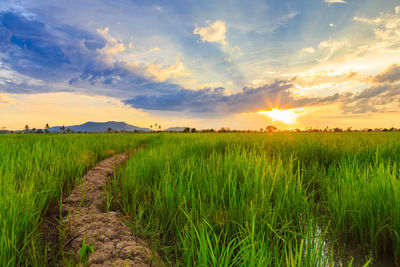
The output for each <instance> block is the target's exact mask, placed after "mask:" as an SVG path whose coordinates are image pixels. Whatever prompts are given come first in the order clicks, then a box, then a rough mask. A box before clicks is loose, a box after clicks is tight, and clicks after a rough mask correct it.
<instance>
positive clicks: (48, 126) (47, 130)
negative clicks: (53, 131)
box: [44, 123, 50, 133]
mask: <svg viewBox="0 0 400 267" xmlns="http://www.w3.org/2000/svg"><path fill="white" fill-rule="evenodd" d="M49 128H50V125H49V124H48V123H46V126H44V129H45V130H44V131H45V132H46V133H48V132H49Z"/></svg>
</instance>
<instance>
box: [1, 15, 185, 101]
mask: <svg viewBox="0 0 400 267" xmlns="http://www.w3.org/2000/svg"><path fill="white" fill-rule="evenodd" d="M105 45H106V40H105V39H104V38H103V37H102V36H100V35H98V34H92V33H90V32H87V31H84V30H81V29H78V28H76V27H73V26H70V25H64V24H63V25H55V24H54V23H51V25H50V24H46V23H44V22H42V21H40V20H39V19H37V18H35V17H29V18H27V17H25V16H23V15H22V14H20V13H18V12H16V11H5V12H0V60H1V63H2V64H3V68H5V69H8V70H12V71H14V72H16V73H18V74H22V75H23V76H24V77H25V78H24V79H25V81H24V82H20V81H19V82H17V81H12V80H10V79H5V78H2V80H1V81H2V82H1V83H0V90H3V91H7V92H10V93H42V92H57V91H66V90H69V91H73V90H77V91H83V92H88V88H90V93H92V94H93V93H95V94H96V93H98V94H102V95H109V96H119V97H129V96H132V95H135V94H137V93H138V92H145V91H148V92H152V93H158V92H161V91H163V92H168V93H169V92H172V91H176V90H179V89H181V88H182V87H181V86H178V85H176V84H172V83H168V82H154V81H152V80H151V79H150V78H148V77H147V76H146V75H145V73H144V72H143V70H140V69H132V68H131V67H130V66H128V64H127V63H126V62H113V63H105V61H104V60H103V57H102V55H101V54H100V52H99V51H98V50H99V49H101V48H103V47H104V46H105ZM29 79H35V80H39V81H41V82H42V84H45V85H44V86H40V85H36V86H32V85H30V84H29ZM57 83H60V84H62V86H61V87H62V89H60V88H57V86H55V84H57ZM48 84H51V85H52V86H48ZM68 86H70V88H69V89H65V88H68ZM107 88H108V90H107ZM113 89H117V90H113ZM121 92H124V95H123V96H122V95H118V94H121Z"/></svg>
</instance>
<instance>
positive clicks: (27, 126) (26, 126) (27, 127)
mask: <svg viewBox="0 0 400 267" xmlns="http://www.w3.org/2000/svg"><path fill="white" fill-rule="evenodd" d="M25 132H26V133H27V132H29V125H28V124H27V125H25Z"/></svg>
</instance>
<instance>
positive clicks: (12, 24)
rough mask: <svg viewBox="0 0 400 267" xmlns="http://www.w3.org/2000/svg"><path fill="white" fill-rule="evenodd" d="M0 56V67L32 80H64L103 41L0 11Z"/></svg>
mask: <svg viewBox="0 0 400 267" xmlns="http://www.w3.org/2000/svg"><path fill="white" fill-rule="evenodd" d="M0 36H2V38H0V40H1V41H0V55H1V58H2V63H3V65H4V66H3V68H6V69H9V70H13V71H15V72H17V73H19V74H21V75H26V76H30V77H32V78H36V79H46V80H48V81H51V80H53V81H54V80H64V79H65V76H67V75H68V74H71V73H76V72H79V70H80V69H81V68H82V66H84V65H85V64H86V62H88V61H92V60H93V58H94V57H95V55H96V54H97V52H96V50H97V49H99V48H102V47H104V45H105V42H104V40H103V39H102V38H101V37H99V36H96V35H93V34H91V33H88V32H85V31H83V30H80V29H77V28H74V27H71V26H67V25H58V26H57V27H54V28H51V27H48V25H45V24H44V23H42V22H41V21H38V20H36V19H34V18H26V17H24V16H22V15H21V14H18V13H13V12H10V11H6V12H0Z"/></svg>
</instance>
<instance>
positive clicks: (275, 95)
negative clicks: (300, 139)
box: [125, 80, 348, 114]
mask: <svg viewBox="0 0 400 267" xmlns="http://www.w3.org/2000/svg"><path fill="white" fill-rule="evenodd" d="M292 88H293V85H292V84H291V83H290V82H288V81H284V80H277V81H275V82H273V83H271V84H266V85H264V86H261V87H257V88H250V87H245V88H243V89H242V91H241V92H239V93H236V94H231V95H227V94H226V92H225V89H224V88H214V89H211V88H207V89H202V90H197V91H196V90H187V89H181V90H179V91H176V92H173V93H172V94H161V95H139V96H136V97H135V98H132V99H129V100H126V101H125V103H126V104H128V105H131V106H133V107H135V108H142V109H147V110H169V111H187V112H191V113H199V112H200V113H217V114H226V113H241V112H257V111H259V110H262V109H268V108H272V107H275V106H279V107H280V108H283V109H287V108H296V107H302V106H310V105H321V104H328V103H332V102H335V101H338V100H340V99H342V98H344V97H348V96H343V95H339V94H335V95H332V96H328V97H320V98H307V97H295V96H294V95H293V94H292V92H291V89H292Z"/></svg>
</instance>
